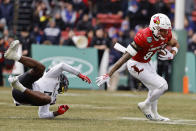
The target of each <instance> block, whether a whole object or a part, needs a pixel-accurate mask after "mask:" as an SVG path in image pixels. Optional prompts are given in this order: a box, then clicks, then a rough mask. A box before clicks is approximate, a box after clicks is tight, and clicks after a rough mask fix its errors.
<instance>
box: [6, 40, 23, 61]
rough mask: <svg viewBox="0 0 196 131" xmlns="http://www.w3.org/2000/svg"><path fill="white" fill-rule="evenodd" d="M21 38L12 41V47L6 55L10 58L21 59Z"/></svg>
mask: <svg viewBox="0 0 196 131" xmlns="http://www.w3.org/2000/svg"><path fill="white" fill-rule="evenodd" d="M19 43H20V42H19V40H14V41H12V42H11V43H10V47H9V48H8V49H7V51H6V52H5V54H4V56H5V58H6V59H9V60H15V61H18V60H20V57H21V55H19V54H18V47H19Z"/></svg>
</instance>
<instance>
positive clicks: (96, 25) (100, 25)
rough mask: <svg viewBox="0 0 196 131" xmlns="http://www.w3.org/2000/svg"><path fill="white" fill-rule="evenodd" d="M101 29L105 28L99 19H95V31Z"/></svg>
mask: <svg viewBox="0 0 196 131" xmlns="http://www.w3.org/2000/svg"><path fill="white" fill-rule="evenodd" d="M99 28H104V26H103V24H102V23H100V21H99V19H98V18H94V25H93V29H94V30H97V29H99Z"/></svg>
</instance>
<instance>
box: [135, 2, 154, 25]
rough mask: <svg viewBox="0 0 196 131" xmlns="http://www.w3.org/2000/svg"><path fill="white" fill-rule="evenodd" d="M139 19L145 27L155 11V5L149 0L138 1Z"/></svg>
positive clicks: (140, 23)
mask: <svg viewBox="0 0 196 131" xmlns="http://www.w3.org/2000/svg"><path fill="white" fill-rule="evenodd" d="M138 7H139V10H138V12H139V13H138V14H137V15H138V16H137V17H138V21H137V23H138V24H139V25H142V26H143V27H144V26H146V25H148V24H149V21H150V18H151V16H152V15H153V14H154V13H153V10H154V9H153V5H152V4H151V3H150V2H149V1H148V0H140V2H139V3H138Z"/></svg>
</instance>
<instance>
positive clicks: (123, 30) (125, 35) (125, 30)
mask: <svg viewBox="0 0 196 131" xmlns="http://www.w3.org/2000/svg"><path fill="white" fill-rule="evenodd" d="M129 32H130V29H129V21H128V20H127V19H125V20H123V22H122V23H121V27H120V30H119V32H118V34H119V36H120V37H121V39H122V40H121V41H122V42H123V43H124V44H123V45H124V46H125V47H127V45H128V44H129V42H130V38H129Z"/></svg>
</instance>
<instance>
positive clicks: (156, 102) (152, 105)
mask: <svg viewBox="0 0 196 131" xmlns="http://www.w3.org/2000/svg"><path fill="white" fill-rule="evenodd" d="M157 104H158V100H156V101H153V102H152V104H151V110H152V112H153V113H154V114H158V112H157Z"/></svg>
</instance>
